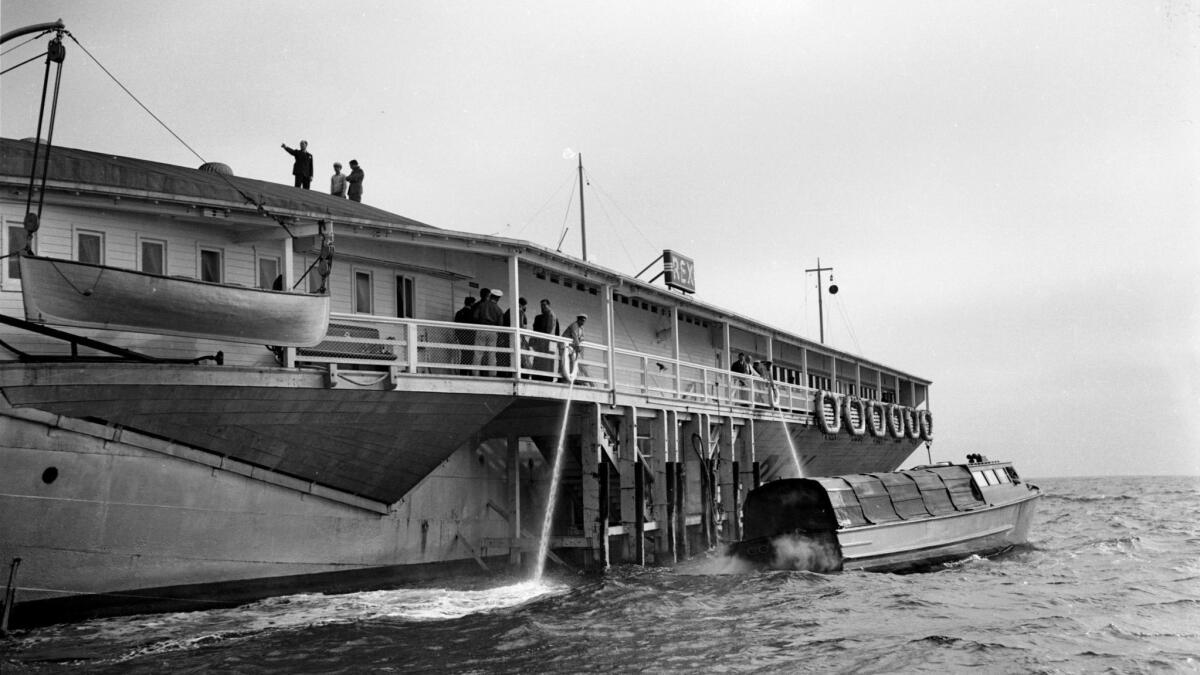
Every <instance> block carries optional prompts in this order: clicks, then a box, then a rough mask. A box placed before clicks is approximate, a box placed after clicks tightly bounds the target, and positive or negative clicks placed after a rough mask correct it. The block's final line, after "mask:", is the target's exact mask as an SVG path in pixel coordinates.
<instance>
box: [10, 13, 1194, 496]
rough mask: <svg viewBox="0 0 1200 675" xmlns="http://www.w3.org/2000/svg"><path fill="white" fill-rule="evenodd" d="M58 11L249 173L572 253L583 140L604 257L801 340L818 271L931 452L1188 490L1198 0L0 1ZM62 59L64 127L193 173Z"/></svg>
mask: <svg viewBox="0 0 1200 675" xmlns="http://www.w3.org/2000/svg"><path fill="white" fill-rule="evenodd" d="M57 18H62V19H63V20H64V21H65V22H66V25H67V28H68V30H70V31H71V33H72V34H73V35H74V37H75V39H76V40H78V41H79V43H80V44H81V45H82V46H83V47H84V48H86V50H87V51H89V52H91V54H92V55H93V56H94V57H95V58H96V59H97V60H98V61H99V62H100V63H102V64H103V65H104V66H105V67H106V68H107V69H108V70H109V71H111V72H112V73H113V75H115V76H116V78H117V79H119V80H120V81H121V82H122V83H123V84H124V85H125V86H126V87H128V88H129V90H130V91H132V92H133V94H134V95H136V96H137V97H138V98H139V99H140V100H141V101H142V102H143V103H144V104H145V105H146V106H147V107H149V108H150V109H151V110H152V111H153V112H154V113H155V114H156V115H157V116H158V117H160V118H161V119H162V120H163V121H164V122H166V124H167V125H169V126H170V127H171V129H172V130H173V131H174V132H175V133H176V134H178V135H179V136H180V137H181V138H182V139H183V140H185V141H186V142H187V144H188V145H190V146H191V147H192V148H194V149H195V150H196V151H197V152H198V153H199V154H200V155H201V156H202V157H203V158H204V159H206V160H208V161H221V162H225V163H226V164H229V165H230V166H231V167H232V168H233V170H234V172H235V173H237V174H238V175H240V176H247V177H251V178H258V179H263V180H271V181H277V182H280V183H287V184H290V183H291V176H290V170H291V158H290V157H289V156H288V155H287V154H285V153H284V152H283V150H281V149H280V148H279V144H280V143H283V142H286V143H288V145H291V146H295V145H296V144H297V143H298V142H299V140H300V139H307V140H308V141H309V150H310V151H311V152H312V153H313V155H314V156H315V158H316V163H317V166H318V170H317V174H318V175H317V177H316V179H315V180H314V182H313V187H314V188H324V187H325V186H326V185H327V182H328V175H329V174H330V173H331V172H332V170H331V169H330V168H329V167H330V165H331V164H332V163H333V162H334V161H335V160H340V161H341V162H342V163H343V164H346V163H348V161H349V160H350V159H351V158H356V159H358V160H359V162H360V163H361V164H362V166H363V168H364V170H365V171H366V181H365V183H364V188H365V189H364V198H363V200H364V202H366V203H369V204H372V205H375V206H379V207H382V208H385V209H387V210H389V211H393V212H396V213H399V214H403V215H405V216H408V217H411V218H415V219H418V220H421V221H423V222H426V223H429V224H431V225H434V226H437V227H443V228H448V229H453V230H462V231H468V232H477V233H483V234H499V235H503V236H508V237H514V238H519V239H528V240H530V241H533V242H535V243H537V244H540V245H543V246H548V247H551V248H553V247H555V246H557V243H558V241H559V239H560V237H562V235H563V228H564V227H567V228H569V230H568V231H567V233H566V239H565V241H564V243H563V250H564V251H565V252H568V253H571V254H574V255H579V253H580V242H579V224H578V212H577V211H576V210H575V208H577V207H574V206H571V202H572V200H574V202H575V203H577V201H578V199H577V197H574V198H573V197H572V189H573V186H572V183H571V181H572V180H573V179H574V175H575V162H576V160H575V159H574V158H573V153H575V152H582V153H583V159H584V169H585V173H586V174H587V176H588V177H589V178H590V185H589V186H588V187H587V192H586V200H587V213H588V220H587V232H588V236H589V241H588V254H589V258H591V259H593V260H595V261H597V262H599V263H600V264H602V265H604V266H606V267H609V268H611V269H615V270H618V271H621V272H624V273H627V274H635V273H637V272H638V271H640V270H641V269H642V268H643V267H645V266H646V265H648V264H649V263H650V262H651V261H653V260H654V259H655V257H656V256H658V255H659V254H660V253H661V251H662V249H664V248H672V249H675V250H678V251H680V252H682V253H684V254H685V255H689V256H691V257H693V258H694V259H695V260H696V268H697V278H698V293H697V295H698V297H699V298H700V299H701V300H703V301H706V302H710V303H712V304H715V305H718V306H721V307H725V308H728V309H731V310H734V311H737V312H739V313H741V314H744V315H748V316H753V317H755V318H758V319H761V320H765V321H767V322H768V323H770V324H772V325H775V326H777V327H779V328H782V329H785V330H789V331H793V332H798V333H800V334H801V335H804V336H806V337H809V338H812V339H814V340H815V339H817V336H818V321H817V302H816V277H815V275H806V274H805V273H804V270H805V269H806V268H811V267H815V266H816V261H817V258H818V257H820V259H821V263H822V264H823V265H825V266H829V267H833V268H834V272H833V275H834V282H835V283H837V285H838V286H839V288H840V292H839V293H838V294H837V295H836V296H826V304H825V309H826V325H825V332H826V341H827V342H828V343H830V344H831V345H833V346H835V347H838V348H841V349H845V350H848V351H851V352H854V353H859V354H863V355H865V356H867V357H869V358H872V359H875V360H878V361H882V362H884V363H886V364H889V365H891V366H894V367H896V368H899V369H902V370H904V371H907V372H912V373H914V374H917V375H921V376H924V377H927V378H929V379H931V380H933V382H934V384H933V387H932V390H931V402H932V409H933V412H934V418H935V421H936V423H935V426H936V437H937V438H936V441H935V442H934V445H933V451H932V454H933V459H934V460H943V459H952V458H953V459H961V458H962V456H963V455H965V454H966V453H967V452H982V453H984V454H987V455H990V456H992V457H995V458H1012V459H1014V460H1016V461H1017V462H1018V469H1019V470H1021V471H1022V472H1023V473H1024V474H1025V475H1028V476H1064V475H1105V474H1107V475H1124V474H1180V473H1185V474H1200V273H1198V271H1197V270H1198V269H1200V65H1198V64H1200V0H1190V1H1179V2H1173V1H1167V2H1156V1H1154V0H1146V1H1138V2H1127V1H1115V0H1114V1H1104V0H1100V1H1083V0H1074V1H1067V2H1044V1H1040V0H1039V1H1037V2H1018V1H1012V0H1003V1H996V2H976V1H963V0H948V1H946V2H925V1H906V2H840V1H838V2H835V1H832V0H831V1H828V2H800V1H798V0H792V1H787V2H777V3H767V2H761V3H746V2H738V3H734V2H728V3H708V2H694V1H688V2H655V3H640V2H570V1H552V2H551V1H548V2H502V3H497V2H467V3H464V2H424V3H417V2H391V1H389V2H343V3H328V2H323V3H315V2H305V3H300V2H294V1H292V0H289V1H286V2H283V1H281V2H264V1H260V0H255V1H253V2H245V1H239V2H232V1H223V0H222V1H213V0H208V1H205V2H196V1H195V0H186V1H176V0H165V1H164V0H154V1H152V2H133V1H128V2H126V1H119V2H118V1H115V0H113V1H109V2H88V1H85V0H72V1H70V2H66V1H62V0H37V1H33V0H19V1H17V0H2V1H0V23H2V28H3V30H4V31H9V30H12V29H13V28H15V27H19V26H23V25H27V24H32V23H39V22H43V21H52V20H54V19H57ZM17 42H19V41H17ZM42 42H44V40H42V41H39V44H40V43H42ZM14 44H16V43H15V42H10V43H8V44H6V45H5V49H9V48H11V47H12V46H13V45H14ZM37 46H38V45H36V44H31V45H27V46H25V47H23V48H20V49H17V50H15V51H13V52H12V53H10V54H6V55H5V56H4V58H3V66H4V67H6V68H7V67H9V66H11V65H14V64H15V63H17V62H18V61H19V60H21V59H23V58H27V57H28V56H32V55H33V54H35V53H37ZM67 48H68V55H67V62H66V64H65V68H64V74H63V82H62V94H61V98H62V102H61V103H60V109H59V113H58V123H57V126H56V129H55V136H54V140H55V143H56V144H61V145H67V146H73V147H78V148H83V149H88V150H96V151H103V152H111V153H113V154H119V155H125V156H130V157H138V158H142V159H151V160H156V161H163V162H169V163H173V164H180V165H185V166H196V165H198V164H199V163H200V162H199V160H198V159H196V157H195V156H193V155H192V154H191V152H189V151H188V149H187V148H186V147H184V146H183V145H182V144H181V143H180V142H179V141H177V140H176V139H175V138H173V137H172V136H171V135H170V134H169V133H168V132H167V131H165V130H164V129H163V128H162V127H160V126H159V125H158V124H157V123H156V122H155V121H154V120H153V119H151V118H150V117H149V116H148V115H147V114H146V113H144V112H142V111H141V109H140V108H139V107H137V105H136V104H135V103H133V102H132V101H131V100H130V99H129V97H128V96H127V95H126V94H125V93H124V92H122V91H121V90H120V88H119V87H118V86H117V85H116V84H114V83H113V82H112V81H111V80H110V79H108V77H107V76H106V75H104V73H103V71H101V70H100V68H99V67H98V66H97V65H96V64H95V63H93V62H92V61H91V59H90V58H89V57H88V56H87V55H86V54H85V53H84V52H83V51H82V50H81V49H80V48H79V47H78V46H77V45H76V44H75V43H74V42H72V41H69V40H68V42H67ZM41 77H42V67H41V66H40V65H30V66H25V67H23V68H21V69H19V70H17V71H14V72H12V73H9V74H5V75H4V78H3V81H2V86H3V90H2V98H0V106H2V108H0V133H2V134H3V135H4V136H6V137H11V138H23V137H28V136H32V135H34V131H35V129H36V102H37V94H38V92H39V90H40V83H41ZM569 208H570V210H568V209H569ZM647 276H648V275H647ZM445 318H449V317H445ZM924 459H925V453H924V451H923V450H922V451H920V452H919V453H918V454H917V455H914V457H913V460H914V461H917V460H920V461H924Z"/></svg>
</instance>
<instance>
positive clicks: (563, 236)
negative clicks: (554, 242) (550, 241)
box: [554, 181, 575, 253]
mask: <svg viewBox="0 0 1200 675" xmlns="http://www.w3.org/2000/svg"><path fill="white" fill-rule="evenodd" d="M574 203H575V182H574V181H571V194H570V195H569V196H568V197H567V210H566V211H564V212H563V222H562V234H560V235H558V247H557V248H555V249H554V250H555V251H556V252H558V253H562V245H563V240H564V239H566V238H567V229H568V228H567V217H568V216H570V215H571V204H574Z"/></svg>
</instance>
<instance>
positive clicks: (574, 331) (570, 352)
mask: <svg viewBox="0 0 1200 675" xmlns="http://www.w3.org/2000/svg"><path fill="white" fill-rule="evenodd" d="M585 323H587V314H576V315H575V320H574V321H572V322H571V323H570V325H568V326H567V327H566V328H564V329H563V332H562V336H563V337H565V338H567V339H568V340H570V343H568V344H567V353H566V354H564V355H563V358H564V359H571V361H572V362H573V363H574V364H575V368H577V369H578V370H576V375H575V378H576V379H580V378H586V377H587V369H586V368H584V367H583V325H584V324H585ZM569 365H570V363H568V366H569ZM571 370H573V369H572V368H570V367H568V368H567V371H568V372H570V371H571Z"/></svg>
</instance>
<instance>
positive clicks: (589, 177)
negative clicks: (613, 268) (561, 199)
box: [587, 173, 640, 266]
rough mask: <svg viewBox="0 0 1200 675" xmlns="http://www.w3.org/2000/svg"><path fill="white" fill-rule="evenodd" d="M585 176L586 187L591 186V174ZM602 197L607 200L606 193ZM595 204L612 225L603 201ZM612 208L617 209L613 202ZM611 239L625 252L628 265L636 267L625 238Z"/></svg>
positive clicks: (598, 189) (611, 219)
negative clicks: (586, 178)
mask: <svg viewBox="0 0 1200 675" xmlns="http://www.w3.org/2000/svg"><path fill="white" fill-rule="evenodd" d="M587 175H588V185H591V184H592V177H591V174H590V173H589V174H587ZM596 191H597V192H600V188H599V187H597V188H596ZM604 196H605V197H606V198H608V195H607V194H606V193H604ZM596 203H597V204H598V205H599V206H600V209H601V210H602V211H604V217H605V218H607V219H608V222H609V223H612V222H614V221H613V218H612V216H611V215H609V213H608V208H607V207H606V206H605V203H604V201H603V200H599V199H597V200H596ZM613 208H617V207H616V203H615V201H614V203H613ZM635 229H636V228H635ZM639 234H640V233H639ZM613 239H616V240H617V243H618V244H619V245H620V246H621V250H622V251H624V252H625V258H626V259H628V260H629V264H630V265H631V266H635V265H637V263H636V262H634V259H633V254H632V253H630V252H629V248H628V247H627V246H625V238H624V237H613Z"/></svg>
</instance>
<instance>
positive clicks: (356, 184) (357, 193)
mask: <svg viewBox="0 0 1200 675" xmlns="http://www.w3.org/2000/svg"><path fill="white" fill-rule="evenodd" d="M346 181H347V182H349V183H350V195H349V196H350V199H352V200H353V201H356V202H361V201H362V182H363V170H362V169H361V168H359V166H358V160H357V159H352V160H350V175H349V176H347V177H346Z"/></svg>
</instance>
